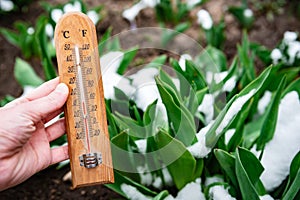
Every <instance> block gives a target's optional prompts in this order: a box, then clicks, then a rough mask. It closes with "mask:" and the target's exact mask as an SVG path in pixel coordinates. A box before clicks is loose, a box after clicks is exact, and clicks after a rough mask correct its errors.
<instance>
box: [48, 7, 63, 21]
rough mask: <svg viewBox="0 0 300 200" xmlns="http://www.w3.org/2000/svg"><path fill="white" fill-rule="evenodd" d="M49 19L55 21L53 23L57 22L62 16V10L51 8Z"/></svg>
mask: <svg viewBox="0 0 300 200" xmlns="http://www.w3.org/2000/svg"><path fill="white" fill-rule="evenodd" d="M50 15H51V19H52V20H53V21H54V22H55V23H57V22H58V20H59V19H60V18H61V17H62V16H63V11H62V10H61V9H58V8H57V9H53V10H52V11H51V14H50Z"/></svg>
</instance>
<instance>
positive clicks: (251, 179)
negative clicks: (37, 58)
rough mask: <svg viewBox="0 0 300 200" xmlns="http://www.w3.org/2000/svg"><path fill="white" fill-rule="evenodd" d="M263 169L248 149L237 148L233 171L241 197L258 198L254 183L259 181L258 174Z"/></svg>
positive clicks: (251, 199)
mask: <svg viewBox="0 0 300 200" xmlns="http://www.w3.org/2000/svg"><path fill="white" fill-rule="evenodd" d="M263 170H264V169H263V167H262V165H261V164H260V162H259V160H258V159H257V158H256V157H255V156H254V155H253V154H252V153H251V152H250V151H248V150H246V149H243V148H238V149H237V151H236V159H235V172H236V175H237V180H238V183H239V186H240V189H241V193H242V197H243V199H245V200H247V199H249V200H254V199H257V200H259V199H260V198H259V194H258V191H257V189H256V185H257V184H259V182H260V180H259V176H260V175H261V173H262V172H263Z"/></svg>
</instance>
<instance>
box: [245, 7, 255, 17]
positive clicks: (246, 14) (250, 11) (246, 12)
mask: <svg viewBox="0 0 300 200" xmlns="http://www.w3.org/2000/svg"><path fill="white" fill-rule="evenodd" d="M243 14H244V16H245V17H246V18H251V17H253V11H252V10H251V9H249V8H247V9H245V10H244V12H243Z"/></svg>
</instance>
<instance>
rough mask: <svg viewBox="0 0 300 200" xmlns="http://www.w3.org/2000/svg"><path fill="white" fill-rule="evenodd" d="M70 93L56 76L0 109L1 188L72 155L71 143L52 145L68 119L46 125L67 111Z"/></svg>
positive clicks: (23, 179)
mask: <svg viewBox="0 0 300 200" xmlns="http://www.w3.org/2000/svg"><path fill="white" fill-rule="evenodd" d="M68 93H69V91H68V87H67V86H66V85H65V84H63V83H59V79H58V78H56V79H53V80H51V81H48V82H46V83H44V84H42V85H41V86H40V87H38V88H37V89H35V90H34V91H33V92H31V93H30V94H28V95H27V96H24V97H21V98H19V99H16V100H14V101H12V102H11V103H9V104H7V105H6V106H4V107H2V108H0V116H1V117H0V174H1V175H0V191H2V190H5V189H7V188H10V187H13V186H15V185H17V184H19V183H21V182H23V181H25V180H26V179H28V178H29V177H31V176H32V175H33V174H35V173H37V172H38V171H40V170H42V169H45V168H46V167H48V166H49V165H52V164H55V163H58V162H61V161H63V160H66V159H68V158H69V155H68V147H67V146H61V147H57V148H50V144H49V143H50V142H51V141H53V140H55V139H56V138H58V137H60V136H61V135H63V134H64V133H65V120H64V119H60V120H58V121H57V122H55V123H54V124H52V125H50V126H47V127H45V124H46V123H47V122H48V121H50V120H51V119H53V118H54V117H56V116H57V115H59V114H60V113H61V112H62V111H63V110H62V107H63V105H64V103H65V102H66V100H67V96H68Z"/></svg>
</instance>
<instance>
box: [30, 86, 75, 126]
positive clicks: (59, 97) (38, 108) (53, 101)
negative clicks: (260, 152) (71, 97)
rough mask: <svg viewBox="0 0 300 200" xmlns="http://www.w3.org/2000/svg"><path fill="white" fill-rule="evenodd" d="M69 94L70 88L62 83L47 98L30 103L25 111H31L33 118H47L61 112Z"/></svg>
mask: <svg viewBox="0 0 300 200" xmlns="http://www.w3.org/2000/svg"><path fill="white" fill-rule="evenodd" d="M68 94H69V89H68V86H67V85H66V84H64V83H60V84H58V85H57V86H56V88H55V89H54V90H53V91H52V92H51V93H50V94H48V95H47V96H44V97H42V98H39V99H36V100H34V101H30V102H28V104H27V105H26V108H25V109H29V111H30V113H31V116H35V117H38V118H39V119H37V120H40V119H43V118H45V117H46V116H47V115H49V114H50V113H52V112H54V111H56V110H59V109H60V108H61V107H62V106H63V105H64V103H65V102H66V100H67V97H68Z"/></svg>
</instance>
